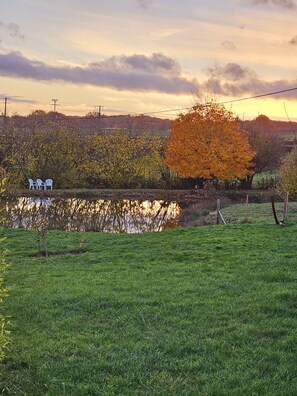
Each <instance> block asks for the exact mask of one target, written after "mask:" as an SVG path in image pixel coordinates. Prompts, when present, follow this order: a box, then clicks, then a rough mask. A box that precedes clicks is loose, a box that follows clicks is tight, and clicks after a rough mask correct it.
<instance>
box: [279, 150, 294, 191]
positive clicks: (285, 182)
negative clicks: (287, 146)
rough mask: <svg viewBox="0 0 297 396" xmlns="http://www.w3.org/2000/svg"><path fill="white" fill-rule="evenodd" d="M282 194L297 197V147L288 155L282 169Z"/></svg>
mask: <svg viewBox="0 0 297 396" xmlns="http://www.w3.org/2000/svg"><path fill="white" fill-rule="evenodd" d="M279 190H280V192H288V193H289V194H290V195H291V196H294V197H296V196H297V147H296V146H295V148H294V149H293V150H292V151H291V152H290V153H289V154H288V156H287V157H286V159H285V161H284V163H283V164H282V166H281V168H280V181H279Z"/></svg>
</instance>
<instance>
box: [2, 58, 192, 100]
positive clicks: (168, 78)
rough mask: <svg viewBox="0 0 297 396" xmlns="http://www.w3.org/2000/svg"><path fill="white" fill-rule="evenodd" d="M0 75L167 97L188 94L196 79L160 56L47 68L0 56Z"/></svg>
mask: <svg viewBox="0 0 297 396" xmlns="http://www.w3.org/2000/svg"><path fill="white" fill-rule="evenodd" d="M0 75H1V76H6V77H17V78H29V79H33V80H38V81H63V82H68V83H74V84H87V85H93V86H99V87H108V88H112V89H116V90H128V91H138V92H162V93H168V94H191V93H196V92H197V88H198V84H197V81H196V80H194V79H192V80H189V79H186V78H184V77H183V76H182V70H181V66H180V64H179V63H178V62H177V61H176V60H174V59H173V58H170V57H167V56H165V55H164V54H162V53H156V54H152V55H151V56H145V55H138V54H135V55H131V56H125V55H122V56H113V57H111V58H109V59H107V60H104V61H102V62H93V63H89V64H88V65H86V66H77V67H70V66H53V65H49V64H46V63H44V62H41V61H36V60H30V59H28V58H26V57H24V56H23V55H22V54H21V53H19V52H10V53H5V54H3V53H2V54H1V53H0Z"/></svg>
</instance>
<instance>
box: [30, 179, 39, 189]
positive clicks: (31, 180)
mask: <svg viewBox="0 0 297 396" xmlns="http://www.w3.org/2000/svg"><path fill="white" fill-rule="evenodd" d="M28 182H29V190H35V187H36V188H37V184H36V182H35V181H33V179H28Z"/></svg>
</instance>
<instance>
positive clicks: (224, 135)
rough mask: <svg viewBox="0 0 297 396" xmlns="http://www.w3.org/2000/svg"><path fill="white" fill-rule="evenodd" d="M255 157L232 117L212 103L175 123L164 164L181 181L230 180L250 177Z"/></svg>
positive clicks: (222, 107)
mask: <svg viewBox="0 0 297 396" xmlns="http://www.w3.org/2000/svg"><path fill="white" fill-rule="evenodd" d="M253 156H254V153H253V151H252V150H251V148H250V145H249V142H248V139H247V136H246V135H245V133H244V132H243V131H242V130H241V129H240V126H239V124H238V122H237V120H236V119H235V117H234V116H233V114H232V113H231V112H230V111H228V110H226V109H225V107H224V106H222V105H220V104H217V103H214V102H210V103H207V104H205V105H204V104H198V105H196V106H194V107H193V109H192V110H191V111H189V112H188V113H187V114H181V115H179V117H178V118H177V119H176V120H175V121H173V124H172V129H171V135H170V137H169V140H168V143H167V148H166V160H165V162H166V164H167V165H168V166H169V167H171V168H172V169H173V170H174V171H176V172H177V173H178V174H179V176H181V177H185V178H186V177H191V178H204V179H222V180H228V179H234V178H244V177H245V176H246V175H248V174H249V173H250V172H249V170H248V167H249V166H250V162H251V160H252V158H253Z"/></svg>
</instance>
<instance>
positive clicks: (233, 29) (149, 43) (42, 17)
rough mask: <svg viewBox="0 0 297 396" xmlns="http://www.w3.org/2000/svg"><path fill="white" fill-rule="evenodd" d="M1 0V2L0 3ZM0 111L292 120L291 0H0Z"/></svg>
mask: <svg viewBox="0 0 297 396" xmlns="http://www.w3.org/2000/svg"><path fill="white" fill-rule="evenodd" d="M1 3H2V4H1ZM0 4H1V5H2V7H1V14H0V102H1V103H0V112H3V110H4V103H3V102H4V98H5V97H8V98H9V99H8V106H7V110H8V114H9V115H12V114H14V113H18V114H29V113H30V112H32V111H33V110H36V109H42V110H44V111H51V110H53V101H52V99H58V101H57V102H56V103H57V110H58V111H60V112H62V113H64V114H69V115H84V114H86V113H88V112H92V111H95V110H96V109H97V110H98V106H102V112H103V113H104V114H108V115H114V114H151V115H153V116H157V117H159V116H160V117H163V118H164V117H168V118H174V117H176V115H177V114H178V113H179V112H180V111H181V110H176V109H184V108H188V107H191V106H193V104H194V103H195V102H196V101H197V100H210V99H213V100H216V101H218V102H224V103H226V104H225V105H226V107H227V108H228V109H229V110H231V111H233V112H234V114H235V115H236V116H239V117H240V118H244V119H253V118H255V117H257V116H258V115H259V114H265V115H267V116H268V117H270V118H271V119H280V120H282V119H283V120H287V119H291V120H296V121H297V90H293V91H290V92H283V93H280V94H277V95H271V96H267V97H263V98H258V99H250V100H242V101H238V102H236V101H234V100H237V99H243V98H247V97H250V96H255V95H262V94H266V93H271V92H275V91H284V90H289V89H292V88H297V24H296V20H297V0H296V1H295V0H225V1H221V0H108V1H102V0H51V1H48V0H9V1H5V2H4V0H0ZM1 106H2V108H1Z"/></svg>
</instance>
